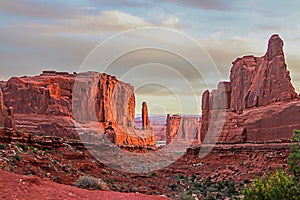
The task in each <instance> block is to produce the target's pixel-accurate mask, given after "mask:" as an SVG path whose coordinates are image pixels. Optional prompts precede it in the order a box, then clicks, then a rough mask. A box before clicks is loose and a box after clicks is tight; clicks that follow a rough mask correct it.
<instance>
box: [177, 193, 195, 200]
mask: <svg viewBox="0 0 300 200" xmlns="http://www.w3.org/2000/svg"><path fill="white" fill-rule="evenodd" d="M174 199H175V200H195V197H193V195H192V194H191V193H190V192H186V191H183V192H181V193H180V194H179V195H178V196H177V197H175V198H174Z"/></svg>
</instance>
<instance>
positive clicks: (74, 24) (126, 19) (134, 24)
mask: <svg viewBox="0 0 300 200" xmlns="http://www.w3.org/2000/svg"><path fill="white" fill-rule="evenodd" d="M179 24H180V20H179V18H178V17H174V16H168V17H166V18H164V19H163V20H162V22H157V23H156V22H153V23H151V22H149V21H147V20H145V19H143V18H141V17H138V16H135V15H132V14H129V13H125V12H122V11H118V10H109V11H102V12H100V13H99V15H80V16H74V17H73V18H69V19H63V20H57V21H56V22H55V23H53V24H30V25H24V26H25V27H26V28H30V29H35V30H38V31H46V32H58V33H61V32H63V33H79V34H96V33H101V32H106V31H113V32H115V31H124V30H129V29H134V28H141V27H149V26H161V27H166V28H176V27H179Z"/></svg>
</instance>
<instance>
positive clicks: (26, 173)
mask: <svg viewBox="0 0 300 200" xmlns="http://www.w3.org/2000/svg"><path fill="white" fill-rule="evenodd" d="M24 174H25V175H26V176H31V175H32V173H31V171H25V172H24Z"/></svg>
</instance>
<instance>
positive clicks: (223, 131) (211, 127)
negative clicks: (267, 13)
mask: <svg viewBox="0 0 300 200" xmlns="http://www.w3.org/2000/svg"><path fill="white" fill-rule="evenodd" d="M232 64H233V65H232V68H231V74H230V82H221V83H219V84H218V88H217V89H216V90H213V91H211V92H209V91H205V92H204V93H203V95H202V119H201V141H202V142H206V143H214V142H221V143H243V142H274V141H285V140H289V139H290V137H291V134H292V130H293V129H299V128H300V112H299V111H300V101H299V98H298V95H297V93H296V92H295V89H294V87H293V85H292V84H291V82H290V80H291V78H290V75H289V71H288V70H287V65H286V63H285V59H284V53H283V41H282V40H281V39H280V37H279V36H278V35H273V36H272V37H271V38H270V40H269V42H268V48H267V52H266V54H265V55H264V56H262V57H255V56H244V57H242V58H238V59H236V60H235V61H234V62H233V63H232Z"/></svg>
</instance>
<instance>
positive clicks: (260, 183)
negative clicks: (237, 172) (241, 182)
mask: <svg viewBox="0 0 300 200" xmlns="http://www.w3.org/2000/svg"><path fill="white" fill-rule="evenodd" d="M242 193H243V194H244V195H245V200H247V199H251V200H277V199H278V200H292V199H299V197H300V196H299V194H297V193H299V192H298V191H297V186H296V185H295V182H294V180H293V177H292V176H289V175H288V174H287V173H286V172H284V171H283V170H282V169H279V170H276V172H274V173H272V174H270V175H269V176H264V177H263V178H257V179H255V180H254V181H253V182H252V184H251V185H250V186H249V187H246V188H245V189H244V190H243V191H242Z"/></svg>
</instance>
